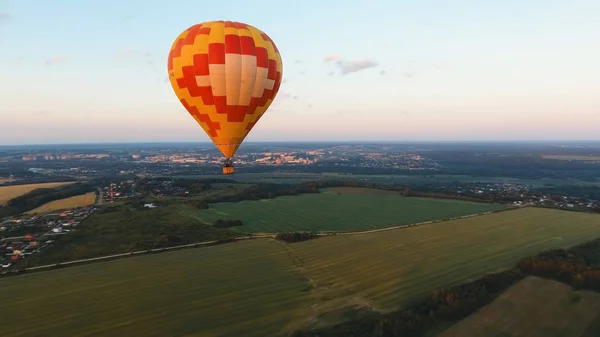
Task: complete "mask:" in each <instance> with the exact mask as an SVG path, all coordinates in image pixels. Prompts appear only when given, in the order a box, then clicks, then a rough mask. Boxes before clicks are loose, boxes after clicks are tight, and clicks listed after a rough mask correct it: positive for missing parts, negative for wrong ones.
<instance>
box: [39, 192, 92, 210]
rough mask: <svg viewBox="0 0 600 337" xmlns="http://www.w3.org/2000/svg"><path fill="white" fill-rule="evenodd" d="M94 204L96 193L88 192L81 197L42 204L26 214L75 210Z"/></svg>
mask: <svg viewBox="0 0 600 337" xmlns="http://www.w3.org/2000/svg"><path fill="white" fill-rule="evenodd" d="M95 202H96V193H94V192H90V193H86V194H82V195H76V196H74V197H70V198H65V199H60V200H54V201H51V202H49V203H46V204H43V205H42V206H40V207H38V208H36V209H33V210H31V211H28V212H27V214H33V213H46V212H52V211H56V210H61V209H66V208H75V207H83V206H88V205H92V204H94V203H95Z"/></svg>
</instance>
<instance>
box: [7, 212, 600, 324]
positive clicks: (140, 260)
mask: <svg viewBox="0 0 600 337" xmlns="http://www.w3.org/2000/svg"><path fill="white" fill-rule="evenodd" d="M598 233H600V216H598V215H594V214H585V213H575V212H565V211H559V210H551V209H538V208H526V209H521V210H516V211H509V212H501V213H494V214H491V215H486V216H482V217H474V218H468V219H461V220H455V221H449V222H446V223H437V224H431V225H424V226H417V227H412V228H408V229H403V230H396V231H389V232H379V233H372V234H364V235H348V236H346V235H344V236H332V237H324V238H320V239H316V240H310V241H306V242H301V243H296V244H291V245H290V244H284V243H280V242H277V241H274V240H252V241H244V242H238V243H234V244H226V245H221V246H215V247H210V248H201V249H190V250H185V251H178V252H172V253H165V254H158V255H153V256H144V257H137V258H130V259H124V260H119V261H113V262H106V263H99V264H93V265H86V266H80V267H73V268H68V269H64V270H56V271H49V272H42V273H38V274H31V275H24V276H20V277H13V278H6V279H0V300H1V301H2V303H3V306H2V308H1V309H0V316H1V317H3V319H4V320H3V321H4V322H6V323H4V324H3V336H31V335H39V334H42V333H43V334H47V335H50V336H54V335H68V336H73V335H83V334H85V333H88V335H98V334H102V335H107V336H133V335H140V336H166V335H169V336H182V335H192V334H196V335H201V336H285V335H287V334H289V333H290V332H292V331H295V330H296V329H300V328H303V327H305V326H319V325H321V324H331V323H335V321H336V320H341V319H344V317H348V316H349V315H350V313H348V312H347V310H346V311H345V309H349V308H356V307H359V306H360V307H363V308H370V309H371V310H374V311H388V310H392V309H396V308H399V307H402V306H404V305H406V304H408V303H410V302H411V301H413V300H415V299H417V298H420V297H422V296H423V295H425V294H428V293H430V292H431V291H433V290H435V289H437V288H439V287H445V286H448V285H452V284H456V283H461V282H464V281H466V280H468V279H473V278H477V277H480V276H481V275H483V274H486V273H488V272H493V271H497V270H502V269H505V268H508V267H510V266H512V265H514V263H516V261H517V260H518V259H519V258H521V257H523V256H528V255H532V254H535V253H538V252H540V251H542V250H545V249H549V248H555V247H569V246H572V245H575V244H578V243H581V242H584V241H587V240H589V239H590V238H593V237H597V236H598ZM57 306H60V308H61V309H60V310H59V311H57V310H56V308H57ZM340 312H342V313H344V314H339V313H340ZM328 313H330V314H329V315H328ZM32 319H35V324H31V320H32ZM321 320H326V322H323V321H321Z"/></svg>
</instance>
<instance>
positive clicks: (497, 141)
mask: <svg viewBox="0 0 600 337" xmlns="http://www.w3.org/2000/svg"><path fill="white" fill-rule="evenodd" d="M561 142H562V143H600V139H595V140H578V139H562V140H561V139H529V140H498V139H489V140H486V139H480V140H472V139H463V140H285V141H283V140H263V141H247V142H243V143H242V145H249V144H273V143H279V144H281V143H283V144H290V143H292V144H294V143H296V144H297V143H301V144H314V143H319V144H349V143H352V144H419V143H561ZM141 144H202V145H204V144H206V145H214V144H213V143H212V142H210V141H160V142H155V141H132V142H127V141H125V142H90V143H31V144H9V145H5V144H0V148H3V147H16V146H60V145H69V146H73V145H141Z"/></svg>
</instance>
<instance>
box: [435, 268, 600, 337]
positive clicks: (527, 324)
mask: <svg viewBox="0 0 600 337" xmlns="http://www.w3.org/2000/svg"><path fill="white" fill-rule="evenodd" d="M532 323H533V324H532ZM599 323H600V294H598V293H595V292H591V291H575V290H573V289H572V288H571V287H570V286H568V285H566V284H563V283H559V282H556V281H551V280H545V279H541V278H538V277H533V276H530V277H528V278H526V279H524V280H521V281H520V282H519V283H517V284H515V285H514V286H512V287H511V288H510V289H509V290H507V291H506V292H504V293H503V294H502V295H501V296H500V297H498V298H497V299H495V300H494V301H493V302H492V303H490V304H488V305H486V306H485V307H483V308H482V309H481V310H479V311H477V312H476V313H475V314H473V315H471V316H469V317H467V318H465V319H463V320H462V321H460V322H458V323H457V324H455V325H454V326H452V327H450V328H449V329H448V330H446V331H444V332H443V333H441V334H439V335H438V336H437V337H462V336H470V337H488V336H506V337H509V336H528V337H597V336H599V333H600V325H599Z"/></svg>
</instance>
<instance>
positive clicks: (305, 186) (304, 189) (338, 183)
mask: <svg viewBox="0 0 600 337" xmlns="http://www.w3.org/2000/svg"><path fill="white" fill-rule="evenodd" d="M330 187H360V188H373V189H379V190H385V191H394V192H398V194H399V195H402V196H406V197H424V198H436V199H454V200H463V201H473V202H495V200H494V199H493V198H476V197H472V196H464V195H457V194H446V193H433V192H424V191H416V190H411V189H410V188H409V187H407V186H403V185H396V184H394V185H387V184H375V183H366V182H360V181H354V180H317V181H307V182H302V183H298V184H273V183H259V184H256V185H253V186H251V187H249V188H247V189H245V190H243V191H241V192H240V193H238V194H235V195H219V196H215V197H212V198H208V199H206V200H205V201H206V202H208V203H217V202H239V201H243V200H258V199H272V198H276V197H280V196H286V195H298V194H304V193H320V190H321V189H323V188H330Z"/></svg>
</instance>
